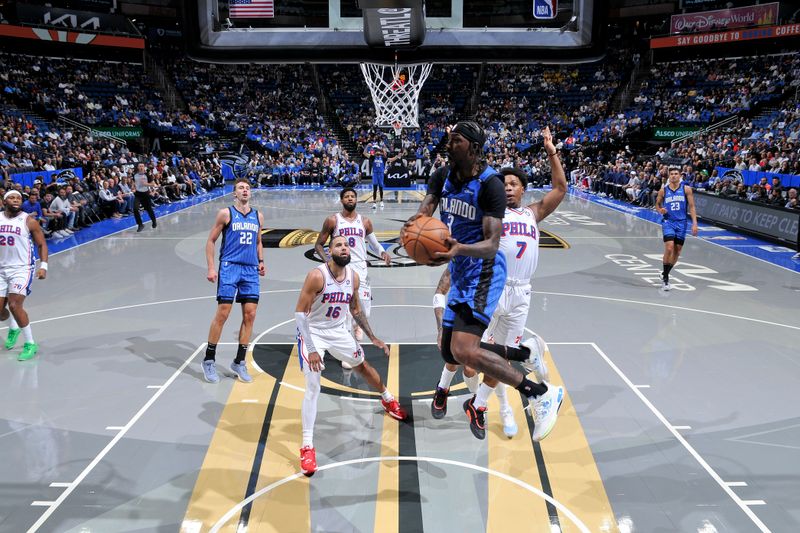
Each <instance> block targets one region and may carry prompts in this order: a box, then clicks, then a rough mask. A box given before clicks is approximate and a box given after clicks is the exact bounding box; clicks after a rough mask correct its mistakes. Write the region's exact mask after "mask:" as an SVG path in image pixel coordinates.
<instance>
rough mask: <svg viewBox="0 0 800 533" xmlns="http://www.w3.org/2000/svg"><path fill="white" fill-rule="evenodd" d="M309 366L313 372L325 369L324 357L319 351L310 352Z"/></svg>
mask: <svg viewBox="0 0 800 533" xmlns="http://www.w3.org/2000/svg"><path fill="white" fill-rule="evenodd" d="M308 368H310V369H311V371H312V372H322V371H323V370H325V365H323V364H322V358H321V357H320V356H319V354H318V353H317V352H311V353H310V354H308Z"/></svg>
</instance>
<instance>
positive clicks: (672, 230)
mask: <svg viewBox="0 0 800 533" xmlns="http://www.w3.org/2000/svg"><path fill="white" fill-rule="evenodd" d="M686 226H687V221H686V219H683V220H669V219H667V220H664V221H662V222H661V229H662V230H663V232H664V242H667V241H675V243H677V244H683V243H684V242H685V241H686Z"/></svg>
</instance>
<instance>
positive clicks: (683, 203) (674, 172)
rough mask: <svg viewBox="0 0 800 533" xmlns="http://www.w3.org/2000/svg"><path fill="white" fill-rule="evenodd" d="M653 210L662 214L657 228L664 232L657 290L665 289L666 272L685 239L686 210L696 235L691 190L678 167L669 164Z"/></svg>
mask: <svg viewBox="0 0 800 533" xmlns="http://www.w3.org/2000/svg"><path fill="white" fill-rule="evenodd" d="M656 210H657V211H658V212H659V213H661V215H663V217H664V218H663V219H662V221H661V230H662V231H663V233H664V271H663V272H662V274H661V280H662V281H663V284H662V285H661V290H664V291H668V290H670V289H671V287H670V285H669V272H670V270H672V267H674V266H675V263H677V262H678V256H679V255H680V254H681V249H682V248H683V243H684V242H685V240H686V223H687V222H686V214H687V212H688V214H689V216H691V217H692V235H694V236H697V212H696V211H695V208H694V193H693V192H692V188H691V187H689V186H688V185H686V184H685V183H684V182H683V179H682V178H681V169H680V168H679V167H677V166H671V167H669V178H668V180H667V186H666V187H662V188H661V190H660V191H658V196H657V197H656Z"/></svg>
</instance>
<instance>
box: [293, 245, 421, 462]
mask: <svg viewBox="0 0 800 533" xmlns="http://www.w3.org/2000/svg"><path fill="white" fill-rule="evenodd" d="M347 241H348V238H347V237H344V236H336V237H333V238H331V243H330V247H329V250H330V256H331V258H330V259H329V260H328V261H327V262H326V263H325V264H323V265H320V266H318V267H317V268H315V269H314V270H312V271H311V272H309V273H308V275H307V276H306V280H305V283H303V288H302V290H301V291H300V298H299V299H298V300H297V307H296V308H295V314H294V316H295V321H296V322H297V351H298V355H299V356H300V368H302V369H303V374H304V376H305V381H306V390H305V395H304V397H303V407H302V419H303V446H302V448H300V469H301V470H302V472H303V474H305V475H306V476H312V475H313V474H314V472H316V470H317V457H316V451H315V449H314V443H313V438H314V421H315V420H316V417H317V399H318V398H319V393H320V377H321V372H322V370H323V369H324V368H325V366H324V365H323V363H322V357H323V354H324V353H325V351H326V350H327V352H328V353H329V354H331V355H332V356H333V357H334V358H336V359H338V360H339V361H341V362H342V363H348V364H349V365H350V366H351V367H352V368H353V369H354V370H355V371H356V372H357V373H358V374H359V375H360V376H361V377H362V378H364V381H366V382H367V383H368V384H369V385H370V387H372V388H373V389H375V390H376V391H378V392H380V393H381V404H382V405H383V409H384V410H385V411H386V412H387V413H388V414H389V416H391V417H392V418H395V419H397V420H405V418H406V416H407V414H406V412H405V410H403V408H402V407H400V404H399V403H398V402H397V400H396V399H395V398H394V396H392V393H391V392H389V391H388V390H387V389H386V386H385V385H384V384H383V382H382V381H381V378H380V376H379V375H378V372H377V371H376V370H375V369H374V368H373V367H372V366H371V365H370V364H369V363H367V362H366V361H365V360H364V352H363V350H362V349H361V346H359V345H358V343H357V342H356V340H355V339H354V338H353V335H352V334H351V333H350V330H349V329H348V327H347V319H348V318H350V317H352V319H353V320H354V321H355V322H356V324H358V325H359V326H360V327H361V329H363V330H364V333H366V335H367V337H369V339H370V340H371V341H372V344H374V345H375V346H377V347H378V348H380V349H382V350H383V351H384V353H386V355H387V356H388V355H389V348H388V347H387V346H386V344H385V343H384V342H383V341H382V340H380V339H379V338H378V337H376V336H375V334H374V333H373V332H372V329H371V328H370V326H369V322H368V321H367V318H366V317H365V316H364V313H363V311H362V310H361V305H360V303H359V299H358V298H356V297H354V295H355V294H358V289H359V287H360V279H359V276H358V273H357V272H356V271H355V270H353V269H352V268H350V267H349V266H348V263H350V247H349V246H348V243H347Z"/></svg>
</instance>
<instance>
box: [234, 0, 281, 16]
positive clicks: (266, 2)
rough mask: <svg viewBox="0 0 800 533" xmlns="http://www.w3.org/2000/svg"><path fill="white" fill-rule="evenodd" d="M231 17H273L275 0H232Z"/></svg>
mask: <svg viewBox="0 0 800 533" xmlns="http://www.w3.org/2000/svg"><path fill="white" fill-rule="evenodd" d="M230 15H231V18H237V19H245V18H273V17H274V16H275V2H274V1H273V0H230Z"/></svg>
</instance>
